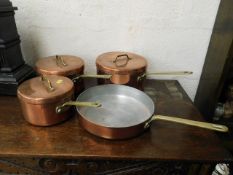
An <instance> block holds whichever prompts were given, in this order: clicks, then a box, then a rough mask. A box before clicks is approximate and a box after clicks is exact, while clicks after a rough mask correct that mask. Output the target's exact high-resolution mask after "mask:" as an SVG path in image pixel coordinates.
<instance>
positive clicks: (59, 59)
mask: <svg viewBox="0 0 233 175" xmlns="http://www.w3.org/2000/svg"><path fill="white" fill-rule="evenodd" d="M56 64H57V66H63V67H64V66H67V64H66V62H65V61H64V59H63V58H62V57H61V56H59V55H56Z"/></svg>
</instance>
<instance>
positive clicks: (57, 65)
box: [35, 55, 84, 96]
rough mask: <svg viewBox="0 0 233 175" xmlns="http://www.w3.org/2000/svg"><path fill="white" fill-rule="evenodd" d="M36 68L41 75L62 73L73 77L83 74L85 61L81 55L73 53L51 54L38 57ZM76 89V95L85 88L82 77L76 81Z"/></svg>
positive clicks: (61, 74)
mask: <svg viewBox="0 0 233 175" xmlns="http://www.w3.org/2000/svg"><path fill="white" fill-rule="evenodd" d="M64 64H65V65H64ZM35 70H36V72H37V73H38V74H40V75H60V76H65V77H68V78H70V79H73V78H75V77H77V76H79V75H83V73H84V61H83V59H82V58H80V57H77V56H71V55H56V56H49V57H45V58H40V59H38V60H37V62H36V65H35ZM74 90H75V91H74V92H75V96H77V95H78V94H79V93H80V92H82V91H83V90H84V81H83V79H82V78H80V79H78V80H77V81H75V82H74Z"/></svg>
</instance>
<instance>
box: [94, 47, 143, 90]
mask: <svg viewBox="0 0 233 175" xmlns="http://www.w3.org/2000/svg"><path fill="white" fill-rule="evenodd" d="M96 68H97V74H108V75H112V77H111V78H110V79H99V80H98V83H99V84H122V85H128V86H131V87H135V88H137V89H141V90H142V87H143V80H139V79H138V77H140V76H142V75H143V74H145V72H146V68H147V61H146V59H145V58H144V57H142V56H140V55H137V54H134V53H130V52H118V51H117V52H107V53H104V54H101V55H100V56H98V57H97V59H96Z"/></svg>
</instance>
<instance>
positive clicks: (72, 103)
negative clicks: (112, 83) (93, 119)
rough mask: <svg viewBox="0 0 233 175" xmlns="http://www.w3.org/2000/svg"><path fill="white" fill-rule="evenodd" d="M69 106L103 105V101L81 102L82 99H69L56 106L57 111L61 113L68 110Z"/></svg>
mask: <svg viewBox="0 0 233 175" xmlns="http://www.w3.org/2000/svg"><path fill="white" fill-rule="evenodd" d="M69 106H85V107H95V108H97V107H101V106H102V105H101V103H99V102H80V101H68V102H65V103H63V104H62V105H60V106H57V107H56V113H58V114H60V113H62V112H64V111H65V110H66V107H69Z"/></svg>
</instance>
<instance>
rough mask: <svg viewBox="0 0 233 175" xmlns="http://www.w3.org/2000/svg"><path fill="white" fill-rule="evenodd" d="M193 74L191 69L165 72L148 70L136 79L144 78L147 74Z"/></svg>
mask: <svg viewBox="0 0 233 175" xmlns="http://www.w3.org/2000/svg"><path fill="white" fill-rule="evenodd" d="M191 74H193V72H192V71H166V72H151V73H150V72H149V73H144V74H142V75H141V76H139V77H138V81H140V80H142V79H143V78H145V77H146V76H147V75H191Z"/></svg>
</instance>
